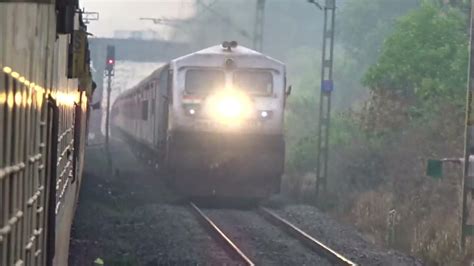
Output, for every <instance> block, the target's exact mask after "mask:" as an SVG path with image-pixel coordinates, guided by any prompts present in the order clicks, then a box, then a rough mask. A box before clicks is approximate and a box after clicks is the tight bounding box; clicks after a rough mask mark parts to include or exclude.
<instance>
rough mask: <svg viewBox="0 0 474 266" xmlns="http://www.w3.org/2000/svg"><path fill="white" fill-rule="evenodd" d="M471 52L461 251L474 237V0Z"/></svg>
mask: <svg viewBox="0 0 474 266" xmlns="http://www.w3.org/2000/svg"><path fill="white" fill-rule="evenodd" d="M470 19H471V20H470V23H471V28H470V44H469V47H470V52H469V72H468V73H469V76H468V84H467V100H466V131H465V145H464V171H463V181H462V187H461V193H462V195H461V197H462V198H461V203H462V205H461V206H462V207H461V208H462V209H461V232H460V233H461V241H460V242H461V243H460V245H461V249H462V250H464V248H465V245H466V237H467V236H474V225H472V224H471V225H470V224H468V218H469V209H470V208H472V206H468V205H472V203H471V204H468V194H471V198H472V199H473V200H474V175H473V173H474V169H472V168H473V167H474V162H471V160H470V159H471V158H472V157H471V156H473V155H474V114H473V113H472V112H473V110H474V108H473V107H474V106H473V101H472V97H473V94H474V0H471V17H470Z"/></svg>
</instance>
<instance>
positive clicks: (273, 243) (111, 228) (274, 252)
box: [69, 140, 421, 266]
mask: <svg viewBox="0 0 474 266" xmlns="http://www.w3.org/2000/svg"><path fill="white" fill-rule="evenodd" d="M106 154H107V152H106V151H105V150H104V149H103V148H102V147H100V146H95V147H89V148H88V150H87V152H86V168H85V176H84V179H83V184H82V189H81V194H80V197H79V203H78V206H77V210H76V216H75V221H74V225H73V229H72V238H71V241H70V256H69V265H71V266H82V265H93V262H94V260H96V259H97V258H102V259H103V260H104V262H105V265H114V266H115V265H118V266H121V265H145V266H154V265H238V264H239V261H236V260H234V259H232V258H231V257H229V255H228V254H227V253H226V251H225V249H224V248H223V247H222V246H220V243H218V242H216V241H215V240H214V239H213V238H212V236H211V235H210V234H209V232H208V231H207V230H206V229H205V228H203V226H202V225H201V224H200V223H199V222H198V220H197V219H196V217H195V216H194V214H193V213H192V212H191V211H190V208H189V206H188V204H187V203H188V201H186V200H184V199H183V198H181V197H179V196H177V193H175V192H173V191H171V190H170V189H168V188H167V186H166V185H165V184H164V182H163V180H162V179H161V178H159V177H158V174H157V173H156V171H154V169H153V167H151V166H149V165H147V164H146V163H144V162H142V160H140V159H137V158H136V157H135V156H134V155H133V154H132V153H131V151H130V149H129V148H128V146H127V145H125V144H124V143H121V142H118V141H116V140H112V142H111V147H110V152H109V154H111V156H112V157H113V160H112V161H111V162H109V161H108V160H107V156H106ZM286 202H288V201H287V200H284V201H283V202H281V204H278V205H282V206H285V203H286ZM272 210H274V211H276V212H277V213H278V214H279V215H281V216H282V217H283V218H285V219H287V220H288V221H289V222H291V223H293V224H294V225H296V226H298V227H299V228H300V229H302V230H304V231H305V232H307V233H308V234H310V235H312V236H313V237H315V238H316V239H318V240H319V241H321V242H322V243H324V244H326V245H328V246H329V247H330V248H331V249H333V250H335V251H336V252H338V253H341V254H342V255H343V256H346V257H347V258H348V259H351V260H353V261H354V262H356V263H358V264H359V265H421V263H420V262H419V261H417V260H415V259H414V258H412V257H409V256H405V255H403V254H401V253H398V252H393V251H386V250H383V249H381V248H376V247H374V245H372V244H370V243H369V242H368V241H366V240H365V239H364V238H363V237H362V235H360V234H359V233H357V231H356V230H355V229H354V228H351V227H348V226H342V225H340V224H338V223H337V222H336V221H335V220H334V219H331V218H330V217H328V216H327V215H325V214H323V213H321V212H319V211H318V210H317V209H316V208H314V207H311V206H304V205H287V206H286V207H281V208H277V209H275V208H273V209H272ZM205 212H206V214H207V215H209V216H210V217H211V218H212V219H214V220H215V222H216V223H217V224H218V226H219V227H221V229H222V230H223V231H224V232H225V233H226V234H227V235H228V236H229V237H230V238H231V239H232V240H233V241H234V243H236V244H237V245H238V246H239V248H241V249H242V250H243V251H244V252H245V254H246V255H248V256H249V257H250V258H251V259H252V260H253V261H254V262H255V263H257V265H330V264H329V263H328V261H326V260H325V259H323V258H321V257H320V256H319V255H318V254H316V253H314V252H312V251H310V250H309V249H308V248H306V247H305V246H303V245H302V244H301V243H300V242H299V241H298V240H296V239H294V238H293V237H292V236H289V235H287V234H286V233H285V232H284V231H282V230H281V229H279V228H277V227H275V226H274V225H272V224H271V223H269V222H268V221H266V220H265V219H264V218H263V217H261V216H260V215H259V214H258V213H257V212H256V211H254V210H225V209H206V210H205Z"/></svg>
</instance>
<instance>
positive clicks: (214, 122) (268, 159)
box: [112, 42, 289, 199]
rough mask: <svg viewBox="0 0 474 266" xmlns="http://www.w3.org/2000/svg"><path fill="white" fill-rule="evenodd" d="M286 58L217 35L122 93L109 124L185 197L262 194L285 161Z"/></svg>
mask: <svg viewBox="0 0 474 266" xmlns="http://www.w3.org/2000/svg"><path fill="white" fill-rule="evenodd" d="M288 94H289V90H287V89H286V72H285V65H284V64H283V63H281V62H279V61H277V60H275V59H273V58H270V57H268V56H266V55H264V54H261V53H258V52H256V51H253V50H251V49H248V48H245V47H242V46H239V45H237V43H235V42H224V43H223V44H222V45H218V46H213V47H210V48H207V49H204V50H201V51H198V52H195V53H192V54H189V55H186V56H183V57H180V58H177V59H174V60H172V61H171V62H169V63H168V64H166V65H164V66H162V67H160V68H159V69H157V70H156V71H154V72H153V73H152V74H151V75H150V76H148V77H147V78H146V79H144V80H143V81H141V82H140V83H139V84H138V85H136V86H135V87H134V88H131V89H129V90H127V91H125V92H124V93H122V94H121V95H120V96H119V97H118V98H117V99H116V100H115V102H114V104H113V107H112V113H113V117H112V119H113V120H112V123H113V126H114V127H115V128H117V129H119V130H120V131H121V132H122V133H124V134H123V135H125V136H126V137H127V138H128V139H129V140H131V141H132V142H133V143H135V144H137V145H138V146H140V147H141V148H142V149H143V150H146V151H148V154H149V155H150V156H152V158H151V159H152V160H154V161H156V162H157V164H158V165H160V166H161V167H162V168H165V169H166V170H167V171H166V172H167V176H169V178H170V179H171V181H172V183H173V184H174V186H175V187H177V188H178V189H179V190H180V191H182V192H184V193H185V194H187V195H189V196H204V197H208V196H218V197H228V198H252V199H255V198H265V197H268V196H269V195H271V194H273V193H275V192H278V191H279V189H280V182H281V175H282V173H283V166H284V154H285V144H284V138H283V120H284V119H283V118H284V107H285V101H286V97H287V95H288Z"/></svg>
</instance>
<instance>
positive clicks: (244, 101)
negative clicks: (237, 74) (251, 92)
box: [207, 89, 252, 124]
mask: <svg viewBox="0 0 474 266" xmlns="http://www.w3.org/2000/svg"><path fill="white" fill-rule="evenodd" d="M207 109H208V113H209V115H210V116H211V117H212V118H214V119H215V120H217V121H219V122H223V123H226V124H239V123H240V122H242V121H243V120H245V119H248V118H250V116H251V114H252V101H251V100H250V98H249V97H248V96H247V95H246V94H245V93H243V92H242V91H239V90H234V89H225V90H223V91H220V92H218V93H216V94H213V95H212V96H210V97H209V100H208V108H207Z"/></svg>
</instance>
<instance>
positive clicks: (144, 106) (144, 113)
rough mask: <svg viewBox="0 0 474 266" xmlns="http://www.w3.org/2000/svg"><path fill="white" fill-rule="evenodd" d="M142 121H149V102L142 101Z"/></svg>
mask: <svg viewBox="0 0 474 266" xmlns="http://www.w3.org/2000/svg"><path fill="white" fill-rule="evenodd" d="M142 120H148V101H142Z"/></svg>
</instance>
